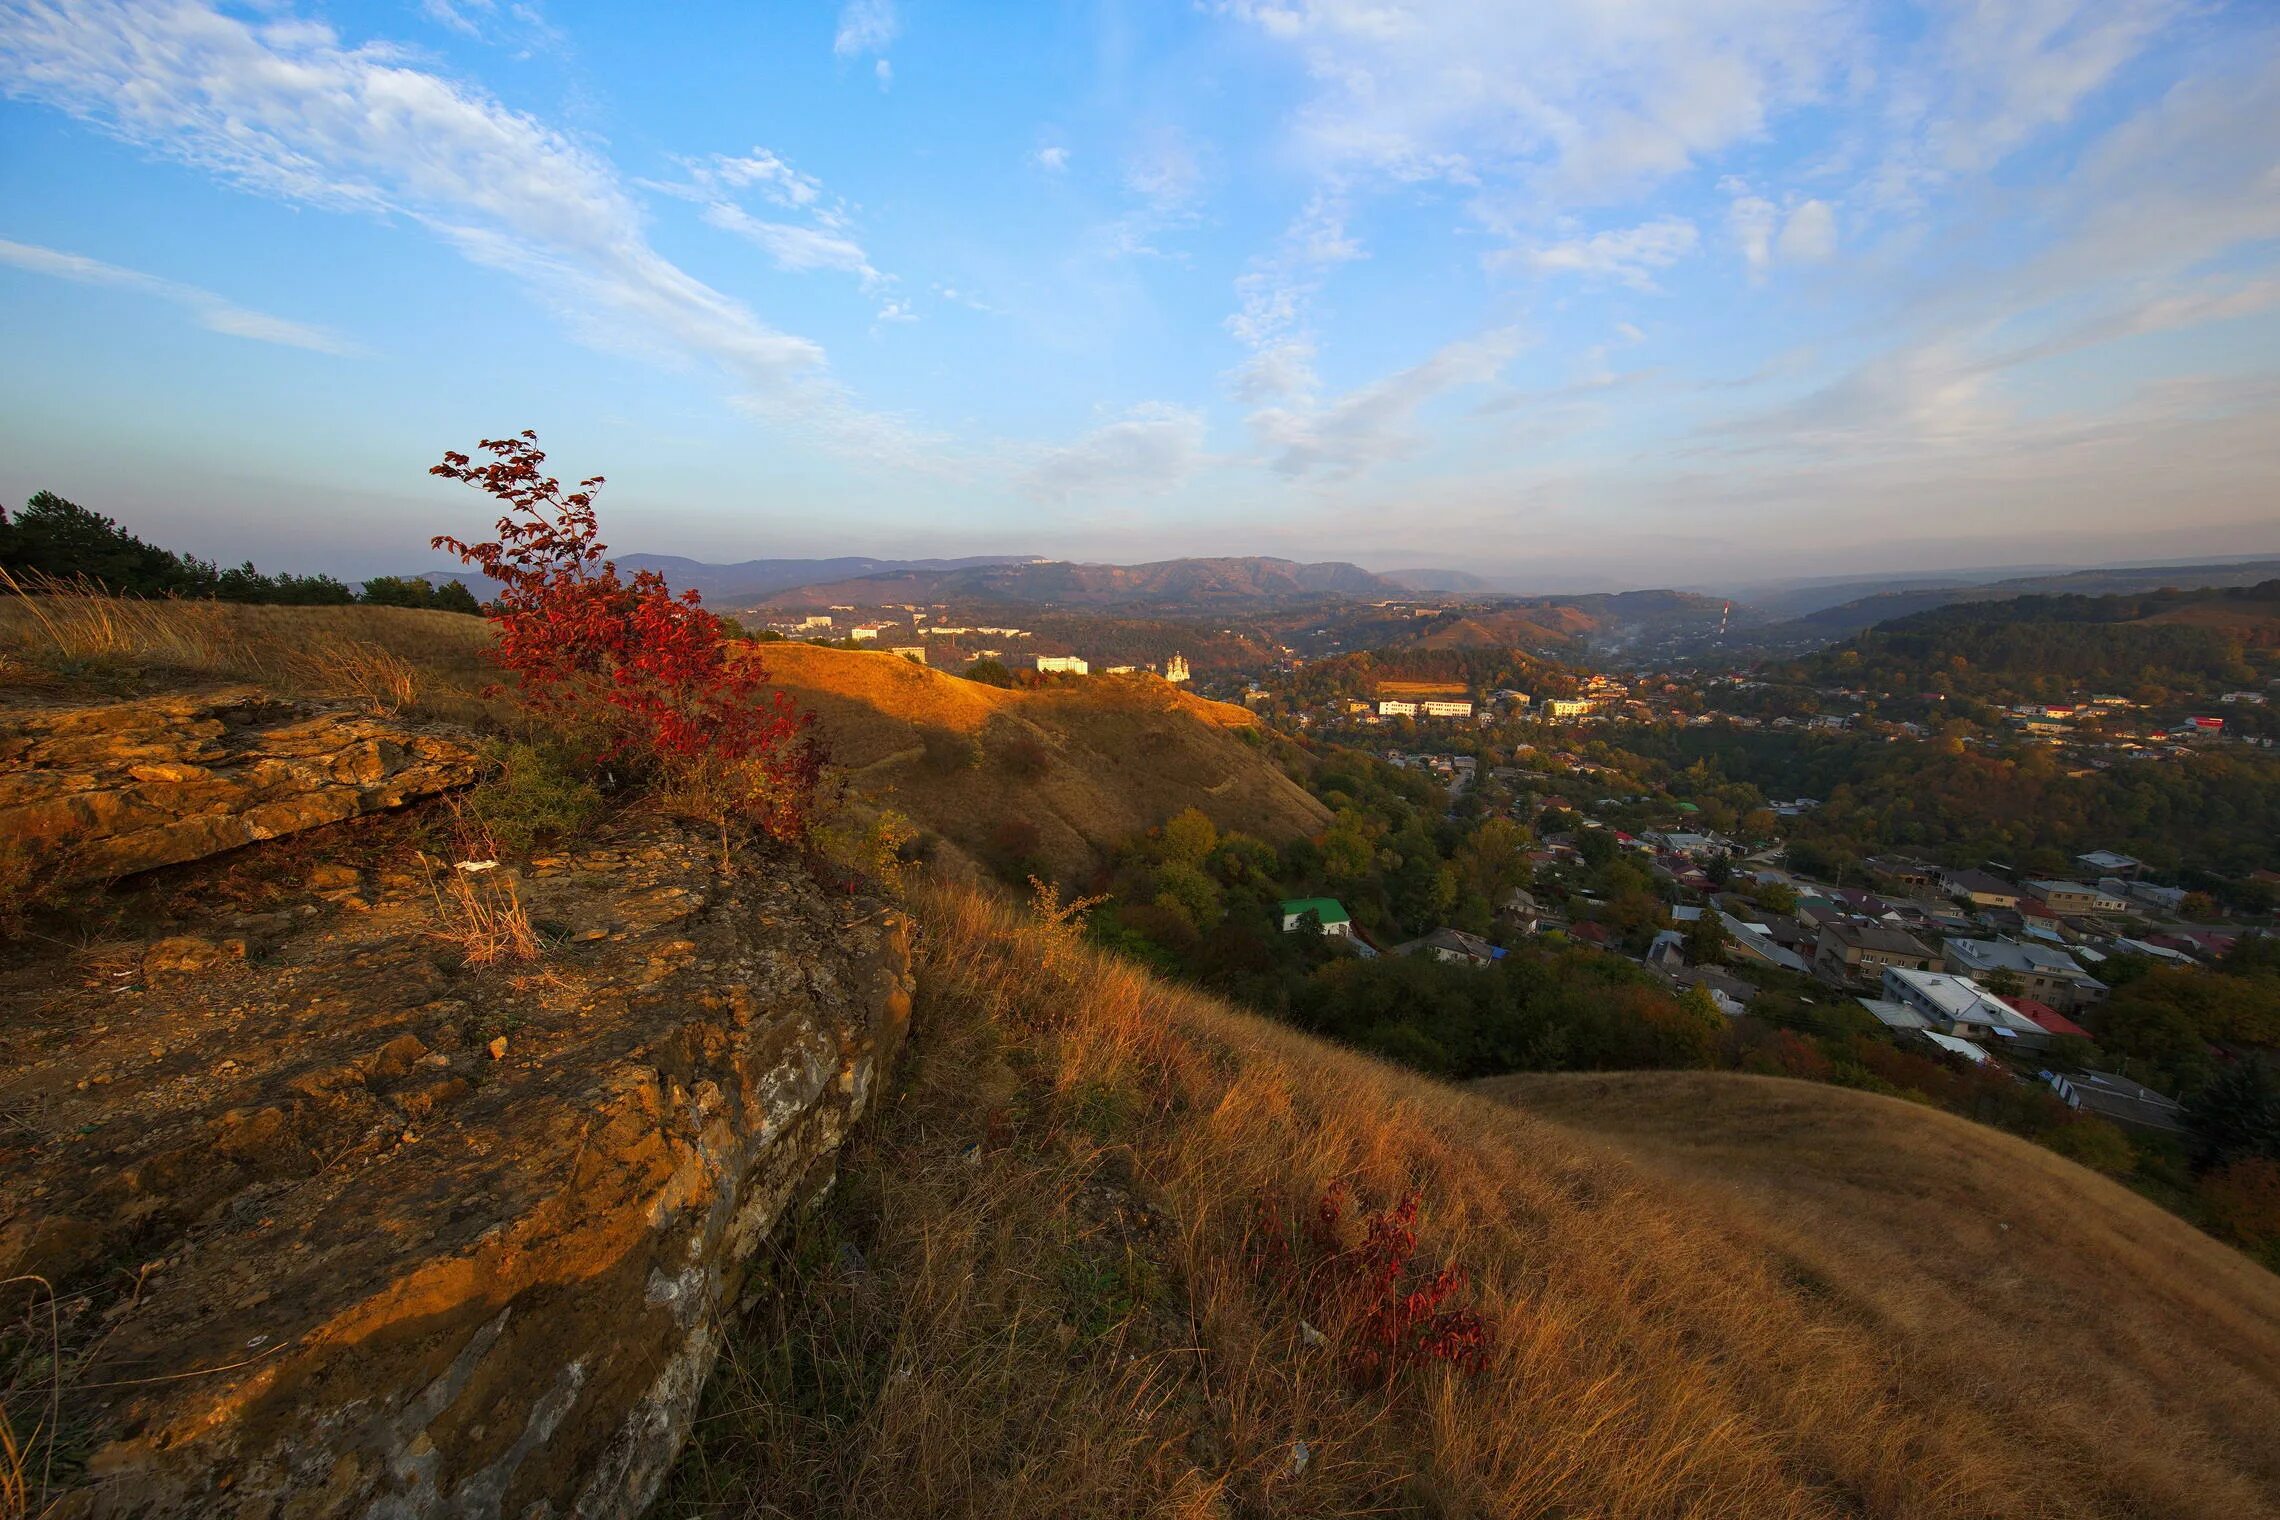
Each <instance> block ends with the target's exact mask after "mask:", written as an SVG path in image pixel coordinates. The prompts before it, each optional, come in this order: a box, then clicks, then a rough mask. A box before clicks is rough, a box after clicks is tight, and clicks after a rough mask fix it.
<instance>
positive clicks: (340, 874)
mask: <svg viewBox="0 0 2280 1520" xmlns="http://www.w3.org/2000/svg"><path fill="white" fill-rule="evenodd" d="M363 880H364V873H363V872H362V871H359V870H357V869H356V868H355V867H354V866H341V865H324V866H317V867H316V868H314V869H313V870H311V871H310V872H309V890H310V891H312V892H346V891H348V890H350V889H351V888H353V887H355V886H356V885H357V884H358V883H359V882H361V881H363Z"/></svg>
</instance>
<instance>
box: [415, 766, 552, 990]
mask: <svg viewBox="0 0 2280 1520" xmlns="http://www.w3.org/2000/svg"><path fill="white" fill-rule="evenodd" d="M451 832H452V852H453V855H454V856H455V857H456V858H455V859H454V860H453V861H452V862H451V863H450V864H448V865H446V864H445V863H443V862H440V861H436V860H433V859H431V858H429V857H428V856H427V855H426V854H424V853H423V854H422V855H421V856H420V864H421V865H422V866H424V867H426V869H427V874H428V894H429V896H430V897H431V898H433V899H434V902H435V917H436V924H437V927H436V928H435V929H433V930H431V931H430V932H431V933H432V934H433V935H434V937H435V938H437V939H439V940H442V941H443V942H444V943H445V944H447V945H457V946H458V947H459V951H460V954H461V955H463V956H465V957H466V960H467V964H468V965H470V966H496V965H498V964H500V963H502V962H509V963H519V962H524V961H534V960H537V959H538V931H537V930H536V929H535V928H533V927H532V926H531V921H530V913H529V911H528V910H527V909H525V908H524V907H523V902H522V894H521V893H520V892H519V891H518V890H517V889H516V887H515V878H514V875H513V873H512V872H510V871H506V870H503V869H501V867H500V866H499V842H498V841H497V840H496V839H494V838H492V837H491V831H490V830H489V829H487V828H485V827H484V826H483V825H482V824H481V823H480V822H478V821H476V820H475V819H474V818H473V817H472V816H471V815H470V814H469V813H468V812H467V810H466V809H465V808H464V807H463V806H461V805H460V804H459V803H457V802H454V803H453V804H452V830H451Z"/></svg>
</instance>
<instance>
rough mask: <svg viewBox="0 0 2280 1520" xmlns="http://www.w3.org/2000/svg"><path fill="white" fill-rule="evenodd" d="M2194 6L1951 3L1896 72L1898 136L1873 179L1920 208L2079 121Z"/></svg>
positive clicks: (1882, 192)
mask: <svg viewBox="0 0 2280 1520" xmlns="http://www.w3.org/2000/svg"><path fill="white" fill-rule="evenodd" d="M2189 8H2190V7H2189V3H2188V0H2012V3H2007V4H2000V5H1990V4H1970V3H1963V0H1945V3H1943V4H1940V5H1938V6H1936V7H1935V8H1934V10H1933V14H1932V20H1933V23H1934V24H1933V25H1932V26H1931V27H1929V28H1928V29H1927V34H1926V37H1925V40H1924V42H1923V43H1922V45H1921V46H1920V47H1919V48H1918V49H1917V50H1916V54H1915V56H1913V57H1912V58H1910V59H1908V60H1906V61H1904V62H1902V63H1900V64H1898V65H1896V66H1895V67H1894V68H1893V70H1892V73H1893V75H1894V79H1893V83H1892V85H1891V87H1890V89H1889V91H1888V100H1889V105H1888V115H1889V116H1890V118H1891V120H1892V122H1893V123H1894V125H1895V126H1896V128H1897V135H1896V138H1895V140H1894V141H1893V142H1892V143H1891V144H1890V145H1889V146H1888V147H1887V149H1886V150H1885V152H1884V155H1883V158H1882V160H1881V162H1880V165H1879V167H1878V169H1877V172H1876V173H1875V175H1874V176H1873V179H1872V182H1871V192H1870V193H1871V195H1872V196H1873V197H1874V198H1875V199H1876V200H1878V201H1880V202H1882V203H1883V204H1886V205H1888V206H1898V207H1909V206H1914V205H1916V204H1919V203H1920V202H1921V201H1922V199H1923V198H1924V197H1925V196H1926V195H1927V194H1928V193H1930V192H1931V191H1933V190H1935V189H1937V188H1938V187H1940V186H1941V185H1943V184H1946V183H1947V182H1949V181H1951V180H1953V179H1955V178H1956V177H1958V176H1962V175H1969V174H1975V173H1978V172H1980V171H1982V170H1985V169H1987V168H1990V167H1992V166H1993V165H1995V164H1998V163H2000V162H2002V161H2003V160H2004V159H2005V158H2007V157H2008V156H2010V155H2011V154H2012V153H2013V152H2015V151H2016V150H2017V149H2018V148H2020V147H2021V146H2023V145H2024V144H2025V143H2027V142H2029V141H2031V140H2032V139H2033V138H2034V137H2036V136H2037V135H2038V134H2040V133H2042V132H2044V131H2046V130H2047V129H2049V128H2051V127H2055V126H2058V125H2060V124H2062V123H2065V122H2067V121H2069V120H2071V119H2072V118H2073V117H2074V115H2075V113H2076V112H2077V111H2078V110H2079V109H2080V108H2081V106H2082V105H2083V103H2084V102H2085V101H2087V100H2089V99H2090V97H2091V96H2093V95H2095V94H2096V93H2097V92H2098V91H2099V90H2101V89H2103V88H2104V87H2105V86H2106V85H2107V84H2109V83H2111V82H2112V80H2113V79H2114V78H2115V76H2116V75H2117V74H2119V73H2120V72H2121V70H2122V69H2123V67H2124V66H2125V65H2127V64H2128V63H2129V62H2131V61H2132V60H2133V59H2135V58H2136V57H2137V56H2138V55H2139V54H2140V53H2142V52H2143V51H2144V50H2145V49H2146V47H2147V46H2148V45H2149V44H2150V43H2151V42H2152V41H2153V39H2154V38H2155V37H2157V36H2158V35H2159V34H2160V33H2161V31H2162V29H2163V28H2164V27H2166V26H2167V25H2169V24H2170V23H2171V22H2172V21H2174V20H2176V19H2177V18H2178V17H2179V16H2181V15H2184V14H2186V13H2187V11H2188V9H2189Z"/></svg>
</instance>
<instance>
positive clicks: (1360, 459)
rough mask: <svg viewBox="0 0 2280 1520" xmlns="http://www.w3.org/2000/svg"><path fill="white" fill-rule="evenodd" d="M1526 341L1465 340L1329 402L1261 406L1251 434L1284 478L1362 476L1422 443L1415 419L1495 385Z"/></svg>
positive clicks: (1493, 336) (1516, 336) (1513, 334)
mask: <svg viewBox="0 0 2280 1520" xmlns="http://www.w3.org/2000/svg"><path fill="white" fill-rule="evenodd" d="M1527 341H1528V339H1527V335H1526V333H1525V332H1523V331H1522V330H1521V329H1520V328H1518V327H1503V328H1497V329H1495V330H1492V331H1490V332H1487V333H1483V334H1481V335H1480V336H1478V337H1474V338H1465V339H1461V340H1459V341H1457V342H1455V343H1450V344H1448V345H1446V346H1444V347H1443V348H1441V349H1439V350H1437V351H1436V352H1434V353H1433V354H1432V355H1430V356H1429V357H1427V358H1426V359H1425V360H1423V361H1422V362H1421V363H1418V364H1414V365H1412V366H1410V367H1409V368H1407V369H1404V370H1398V371H1396V372H1395V373H1393V374H1391V375H1388V376H1386V377H1385V378H1383V379H1381V380H1377V381H1374V382H1372V383H1371V384H1368V385H1365V386H1362V387H1360V388H1358V389H1356V390H1352V391H1348V392H1347V393H1345V394H1344V395H1341V396H1336V397H1333V398H1331V399H1330V400H1329V401H1327V402H1321V403H1317V402H1315V401H1314V400H1313V399H1312V398H1311V397H1307V396H1300V397H1295V398H1292V399H1290V400H1288V401H1286V402H1284V403H1283V404H1278V405H1272V406H1262V407H1260V408H1258V409H1257V410H1255V411H1253V412H1252V413H1251V418H1250V422H1251V430H1252V433H1253V435H1254V436H1255V437H1256V438H1257V439H1258V441H1259V444H1260V446H1261V448H1262V449H1263V450H1264V451H1265V453H1266V455H1267V459H1268V463H1269V464H1270V465H1271V466H1272V467H1273V468H1274V469H1275V470H1276V471H1277V472H1278V473H1280V474H1283V475H1287V476H1293V477H1296V476H1303V475H1308V474H1312V473H1314V472H1317V471H1320V472H1321V473H1323V474H1326V475H1329V476H1332V477H1342V476H1351V475H1357V474H1360V473H1361V472H1362V471H1364V470H1367V469H1369V468H1370V467H1371V466H1373V465H1376V464H1380V463H1383V462H1385V461H1387V460H1392V459H1399V458H1401V457H1403V456H1405V455H1407V454H1410V453H1412V452H1414V451H1415V450H1416V449H1417V448H1418V447H1419V446H1420V444H1421V442H1422V439H1421V438H1420V437H1419V436H1418V433H1417V428H1416V422H1417V414H1418V412H1419V411H1420V410H1421V409H1422V408H1423V407H1424V406H1425V405H1426V404H1427V403H1429V402H1431V401H1433V400H1435V399H1437V398H1438V397H1441V396H1443V395H1446V394H1448V393H1449V392H1451V391H1454V390H1458V389H1461V388H1463V387H1466V386H1473V385H1485V384H1487V383H1488V382H1490V381H1492V380H1494V379H1495V378H1496V377H1497V376H1498V375H1499V374H1501V373H1503V370H1504V366H1505V365H1507V364H1509V363H1510V362H1511V361H1512V358H1513V356H1514V355H1516V354H1518V353H1519V352H1520V350H1521V349H1522V348H1524V347H1526V346H1527Z"/></svg>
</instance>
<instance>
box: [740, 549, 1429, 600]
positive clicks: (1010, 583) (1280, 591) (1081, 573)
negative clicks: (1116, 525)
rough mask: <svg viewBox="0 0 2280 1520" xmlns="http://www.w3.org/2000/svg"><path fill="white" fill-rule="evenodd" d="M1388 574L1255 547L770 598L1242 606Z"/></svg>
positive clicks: (1053, 563)
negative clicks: (1239, 553) (1248, 551)
mask: <svg viewBox="0 0 2280 1520" xmlns="http://www.w3.org/2000/svg"><path fill="white" fill-rule="evenodd" d="M1405 594H1406V593H1405V592H1404V591H1403V589H1402V587H1401V586H1399V585H1397V584H1396V583H1394V582H1393V581H1390V580H1386V579H1383V578H1382V577H1379V576H1375V575H1372V574H1371V573H1370V572H1369V571H1367V570H1364V569H1362V568H1361V567H1359V566H1357V565H1349V564H1344V563H1340V562H1332V563H1326V564H1318V565H1309V564H1300V563H1298V562H1296V561H1294V560H1287V559H1271V558H1264V557H1250V558H1228V559H1173V560H1161V561H1158V562H1156V563H1153V564H1145V565H1079V564H1071V563H1068V562H1066V561H1061V560H1046V561H1033V562H1025V563H1019V564H1006V565H976V566H970V567H968V568H965V569H960V570H947V571H920V570H908V571H898V572H893V573H889V574H884V575H867V576H859V577H854V578H851V579H843V580H833V581H825V582H819V583H815V584H811V585H806V586H801V587H797V588H795V589H792V590H788V591H783V592H779V593H777V594H776V595H774V596H771V597H769V598H768V599H767V604H768V605H769V606H770V607H774V608H781V609H786V610H792V609H798V610H814V609H818V608H822V607H827V606H831V605H835V604H845V605H849V606H855V607H867V606H881V605H895V604H899V603H903V602H918V603H935V602H949V601H962V602H1013V603H1037V604H1046V605H1053V606H1073V607H1157V608H1190V607H1214V608H1227V607H1244V606H1257V605H1272V604H1274V603H1278V602H1291V601H1302V600H1307V599H1310V598H1319V597H1396V596H1402V595H1405Z"/></svg>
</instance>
